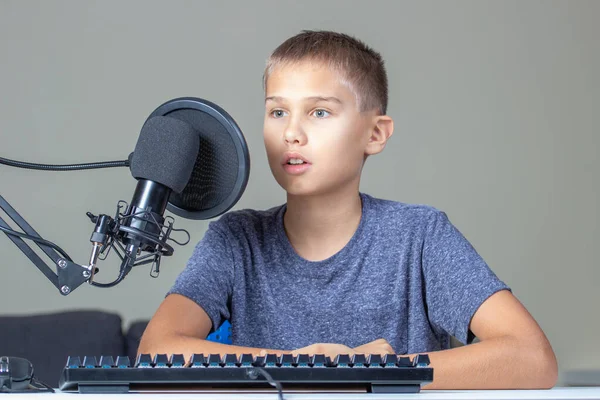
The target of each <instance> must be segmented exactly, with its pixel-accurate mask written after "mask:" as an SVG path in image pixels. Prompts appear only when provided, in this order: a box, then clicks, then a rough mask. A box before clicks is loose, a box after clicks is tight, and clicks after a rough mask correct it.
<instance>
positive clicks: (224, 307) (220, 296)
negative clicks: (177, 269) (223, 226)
mask: <svg viewBox="0 0 600 400" xmlns="http://www.w3.org/2000/svg"><path fill="white" fill-rule="evenodd" d="M217 223H218V222H211V223H210V224H209V228H208V230H207V231H206V233H205V235H204V237H203V238H202V240H201V241H200V242H199V243H198V244H197V245H196V247H195V248H194V252H193V254H192V256H191V257H190V259H189V261H188V263H187V265H186V267H185V269H184V270H183V271H182V272H181V273H180V274H179V276H178V277H177V279H176V280H175V283H174V285H173V287H172V288H171V289H170V290H169V292H168V293H167V295H169V294H173V293H177V294H180V295H183V296H185V297H188V298H189V299H191V300H193V301H195V302H196V303H197V304H198V305H199V306H200V307H202V309H203V310H204V311H205V312H206V313H207V314H208V316H209V317H210V319H211V321H212V324H213V326H212V329H211V332H214V331H215V330H216V329H217V328H219V327H220V326H221V324H222V323H223V322H224V321H226V320H228V319H229V317H230V312H229V307H228V304H229V302H230V301H229V300H230V298H231V293H232V287H233V259H232V251H231V248H230V245H229V241H228V240H227V238H226V237H225V234H224V233H221V232H220V231H219V230H218V229H216V224H217Z"/></svg>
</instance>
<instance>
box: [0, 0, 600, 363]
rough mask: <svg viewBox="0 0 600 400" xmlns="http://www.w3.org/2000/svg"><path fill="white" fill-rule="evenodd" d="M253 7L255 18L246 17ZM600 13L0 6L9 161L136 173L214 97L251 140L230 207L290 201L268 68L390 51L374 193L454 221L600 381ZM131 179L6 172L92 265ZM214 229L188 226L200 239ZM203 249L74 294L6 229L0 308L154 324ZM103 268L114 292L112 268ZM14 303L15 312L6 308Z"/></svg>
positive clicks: (564, 7) (367, 179)
mask: <svg viewBox="0 0 600 400" xmlns="http://www.w3.org/2000/svg"><path fill="white" fill-rule="evenodd" d="M250 4H251V5H250ZM599 12H600V2H585V1H577V2H575V1H572V2H566V1H564V2H553V1H543V2H542V1H528V2H515V1H503V2H478V1H468V2H467V1H461V2H424V1H420V2H402V1H387V2H384V1H379V2H378V1H373V2H370V5H367V2H365V1H362V0H361V1H325V2H323V1H319V2H307V1H302V2H297V3H292V2H288V3H283V4H281V3H280V2H275V1H253V2H247V3H246V2H244V3H242V2H239V4H236V3H232V2H230V1H227V2H220V3H219V2H215V1H170V2H166V1H151V2H149V1H141V0H140V1H79V0H71V1H66V0H63V1H52V2H43V1H22V0H20V1H16V0H15V1H7V0H3V1H0V57H1V63H0V93H1V95H0V157H6V158H12V159H18V160H24V161H31V162H39V163H76V162H88V161H100V160H114V159H124V158H125V157H126V156H127V155H128V154H129V152H130V151H132V149H133V146H134V144H135V142H136V140H137V136H138V134H139V130H140V128H141V126H142V123H143V121H144V120H145V119H146V117H147V116H148V114H149V113H150V112H151V111H152V110H154V108H156V107H157V106H158V105H159V104H161V103H162V102H164V101H166V100H169V99H171V98H175V97H180V96H197V97H203V98H206V99H209V100H211V101H213V102H215V103H217V104H219V105H221V106H222V107H223V108H225V109H226V110H227V111H228V112H229V113H230V114H231V115H232V116H233V117H234V118H235V119H236V121H237V122H238V124H239V125H240V126H241V128H242V129H243V131H244V133H245V136H246V139H247V141H248V144H249V146H250V150H251V158H252V173H251V179H250V182H249V184H248V188H247V190H246V192H245V193H244V196H243V197H242V199H241V200H240V202H239V203H238V204H237V205H236V207H235V208H236V209H237V208H246V207H249V208H267V207H270V206H273V205H276V204H280V203H282V202H283V201H284V199H285V196H284V193H283V192H282V190H281V189H280V188H279V186H278V185H277V184H276V183H275V181H274V180H273V179H272V177H271V174H270V171H269V169H268V165H267V162H266V160H265V158H266V157H265V153H264V149H263V143H262V118H263V104H262V103H263V93H262V86H261V75H262V69H263V65H264V60H265V58H266V57H267V56H268V54H269V52H270V51H271V50H273V49H274V48H275V47H276V46H277V45H278V44H279V43H280V42H281V41H283V40H284V39H286V38H287V37H289V36H291V35H293V34H295V33H297V32H299V31H300V30H301V29H332V30H340V31H344V32H347V33H350V34H353V35H356V36H358V37H359V38H361V39H363V40H365V41H366V42H367V43H369V44H370V45H372V46H373V47H375V48H376V49H378V50H379V51H380V52H382V53H383V55H384V57H385V59H386V60H387V68H388V71H389V79H390V92H391V98H390V100H391V101H390V107H389V114H390V115H391V116H393V118H394V119H395V121H396V131H395V135H394V137H393V138H392V140H391V142H390V143H389V146H388V148H387V149H386V150H385V151H384V153H383V154H381V155H380V156H377V157H374V158H372V159H370V160H369V162H368V164H367V167H366V169H365V172H364V179H363V183H362V188H361V189H362V190H363V191H365V192H368V193H370V194H372V195H375V196H377V197H382V198H388V199H394V200H400V201H404V202H414V203H426V204H431V205H433V206H435V207H437V208H440V209H442V210H445V211H446V212H447V213H448V215H449V216H450V218H451V220H452V221H453V222H454V223H455V224H456V225H457V226H458V228H459V229H460V230H461V231H462V232H463V233H464V234H465V235H466V236H467V238H468V239H469V240H470V241H471V242H472V243H473V244H474V246H475V247H476V248H477V249H478V251H479V252H480V253H481V254H482V256H483V257H484V258H485V259H486V260H487V261H488V263H489V264H490V266H491V267H492V268H493V270H494V271H495V272H496V273H497V274H498V275H499V276H500V278H501V279H503V280H505V281H506V282H507V283H508V284H509V285H511V287H512V288H513V290H514V293H515V294H516V295H517V297H518V298H519V299H520V300H521V301H522V302H523V303H524V304H525V305H526V307H527V308H528V309H529V310H530V311H531V313H532V314H533V315H534V317H535V318H536V319H537V320H538V322H539V323H540V324H541V326H542V327H543V329H544V330H545V332H546V333H547V335H548V336H549V338H550V340H551V342H552V344H553V346H554V348H555V350H556V352H557V354H558V357H559V361H560V368H561V371H563V372H564V371H566V370H569V369H572V368H587V367H596V368H598V367H600V348H599V347H598V345H597V341H598V332H599V331H600V321H599V317H598V312H597V310H598V308H597V307H598V306H597V305H598V304H599V303H600V294H598V290H596V288H597V286H598V284H599V283H600V268H599V267H600V266H599V262H598V247H599V246H598V245H599V238H600V235H599V231H598V225H599V224H598V222H599V221H598V208H597V207H598V200H599V199H598V195H599V186H600V185H599V183H598V182H599V179H598V170H599V167H600V162H599V160H598V148H599V146H600V140H599V139H598V114H599V111H600V110H599V108H598V104H600V78H599V76H598V71H599V70H600V45H599V43H600V41H599V40H598V37H600V25H598V24H597V20H598V17H599V15H600V13H599ZM134 187H135V181H134V180H133V179H132V178H131V176H130V175H129V173H128V171H127V170H126V169H124V168H121V169H113V170H99V171H85V172H71V173H50V172H39V171H29V170H22V169H15V168H8V167H5V166H0V188H1V189H0V192H1V194H2V195H3V196H4V197H5V198H6V199H7V200H8V201H9V202H11V203H12V204H13V205H14V206H15V207H16V208H17V209H18V210H19V211H20V212H21V213H22V214H23V216H25V218H26V219H27V220H28V221H29V222H30V223H31V224H32V225H33V226H34V227H35V228H36V229H37V230H38V231H39V232H40V233H41V234H42V236H44V237H45V238H47V239H49V240H52V241H54V242H56V243H57V244H59V245H61V246H62V247H63V248H65V249H66V250H67V252H69V253H70V255H71V256H72V257H73V258H74V260H75V261H77V262H79V263H86V262H87V260H88V257H89V252H90V244H89V242H88V239H89V236H90V233H91V229H92V227H93V225H92V224H91V223H90V222H89V220H88V219H87V217H86V216H85V212H86V211H92V212H94V213H108V214H113V213H114V209H115V206H116V202H117V201H118V200H119V199H123V200H126V201H130V199H131V194H132V192H133V189H134ZM207 223H208V222H207V221H188V220H184V219H181V218H178V219H176V226H179V227H183V228H186V229H188V230H189V231H190V232H191V234H192V241H193V242H196V241H198V240H199V239H201V238H202V235H203V233H204V231H205V229H206V227H207ZM192 248H193V245H188V246H186V247H183V248H178V249H176V253H175V255H174V256H173V257H171V258H170V259H168V258H165V259H164V260H163V265H162V273H161V276H160V277H159V278H158V279H152V278H151V277H150V276H149V270H148V268H145V267H140V269H139V270H134V271H133V272H132V273H131V274H130V275H129V277H128V278H127V279H126V281H125V282H123V283H122V284H121V285H119V286H117V287H116V288H113V289H106V290H103V289H98V288H93V287H89V286H87V285H86V286H83V287H81V288H79V289H77V290H76V291H74V292H73V293H72V294H71V295H69V296H68V297H62V296H60V295H59V294H58V292H57V291H56V289H55V288H54V287H53V286H52V285H51V284H50V283H49V282H48V281H46V279H45V278H44V276H43V275H42V274H41V273H40V272H39V271H38V270H37V269H35V267H34V266H33V265H32V264H30V262H29V261H28V260H27V259H26V258H25V257H24V256H23V255H22V254H21V253H20V252H19V250H18V249H17V248H16V247H15V246H14V245H13V244H12V243H11V242H10V241H9V240H8V239H7V238H6V237H4V236H3V235H2V236H0V254H1V259H0V260H1V261H0V289H1V293H2V301H0V313H2V314H22V313H34V312H46V311H56V310H63V309H70V308H79V307H86V308H87V307H96V308H102V309H106V310H112V311H116V312H119V313H121V314H122V315H123V317H124V319H125V321H126V322H128V321H131V320H134V319H140V318H149V317H150V316H151V315H152V314H153V312H154V310H155V309H156V307H157V306H158V304H159V303H160V301H161V300H162V298H163V295H164V293H165V292H166V290H167V289H168V288H169V287H170V285H171V283H172V282H173V280H174V279H175V277H176V275H177V274H178V273H179V272H180V271H181V270H182V268H183V267H184V265H185V263H186V260H187V258H188V257H189V255H190V254H191V252H192ZM111 259H112V263H111V262H108V261H105V262H104V263H102V264H100V267H101V268H102V275H101V276H102V279H103V280H105V281H106V280H109V279H110V278H112V277H113V276H115V274H116V271H117V264H118V263H117V262H116V259H114V258H111ZM7 299H8V300H7Z"/></svg>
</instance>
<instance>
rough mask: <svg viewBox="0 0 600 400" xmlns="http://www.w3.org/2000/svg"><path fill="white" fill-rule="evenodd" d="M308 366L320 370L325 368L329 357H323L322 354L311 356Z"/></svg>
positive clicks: (328, 362)
mask: <svg viewBox="0 0 600 400" xmlns="http://www.w3.org/2000/svg"><path fill="white" fill-rule="evenodd" d="M310 364H311V365H312V366H313V368H322V367H327V366H328V365H329V364H330V360H329V357H325V355H324V354H315V355H314V356H312V360H311V361H310Z"/></svg>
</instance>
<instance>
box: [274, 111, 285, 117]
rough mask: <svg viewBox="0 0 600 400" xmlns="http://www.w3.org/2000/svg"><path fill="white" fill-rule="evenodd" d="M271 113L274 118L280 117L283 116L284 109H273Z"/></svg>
mask: <svg viewBox="0 0 600 400" xmlns="http://www.w3.org/2000/svg"><path fill="white" fill-rule="evenodd" d="M271 115H272V116H273V117H275V118H281V117H284V116H285V111H283V110H273V111H271Z"/></svg>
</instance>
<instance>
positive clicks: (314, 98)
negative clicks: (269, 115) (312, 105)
mask: <svg viewBox="0 0 600 400" xmlns="http://www.w3.org/2000/svg"><path fill="white" fill-rule="evenodd" d="M303 100H311V101H331V102H334V103H338V104H342V101H341V100H340V99H338V98H337V97H333V96H330V97H323V96H310V97H305V98H304V99H303ZM267 101H276V102H280V103H283V102H285V99H284V98H283V97H280V96H269V97H267V98H265V103H266V102H267Z"/></svg>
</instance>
